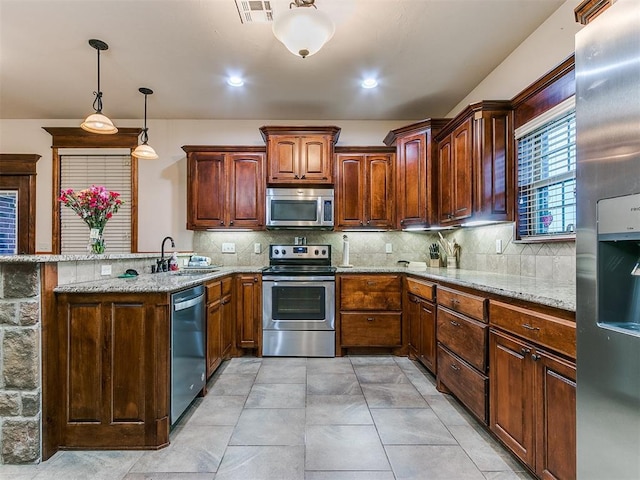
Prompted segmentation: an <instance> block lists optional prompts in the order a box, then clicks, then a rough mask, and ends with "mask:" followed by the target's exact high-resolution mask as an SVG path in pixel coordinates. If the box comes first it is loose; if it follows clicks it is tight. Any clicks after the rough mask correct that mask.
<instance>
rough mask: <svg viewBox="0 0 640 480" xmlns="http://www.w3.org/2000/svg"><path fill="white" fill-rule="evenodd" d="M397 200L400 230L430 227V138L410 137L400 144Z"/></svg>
mask: <svg viewBox="0 0 640 480" xmlns="http://www.w3.org/2000/svg"><path fill="white" fill-rule="evenodd" d="M397 162H398V175H397V182H398V188H397V199H398V222H399V224H400V228H404V227H408V226H412V225H426V224H427V223H428V220H429V219H427V171H426V169H427V165H426V162H427V161H426V135H425V134H417V135H410V136H407V137H404V138H401V139H399V140H398V160H397Z"/></svg>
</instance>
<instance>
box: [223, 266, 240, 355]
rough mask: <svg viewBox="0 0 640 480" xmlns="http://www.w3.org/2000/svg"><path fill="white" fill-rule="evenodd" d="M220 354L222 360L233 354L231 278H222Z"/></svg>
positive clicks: (233, 333)
mask: <svg viewBox="0 0 640 480" xmlns="http://www.w3.org/2000/svg"><path fill="white" fill-rule="evenodd" d="M220 303H221V305H220V310H221V314H220V320H221V324H220V355H221V357H222V359H223V360H227V359H229V358H231V357H232V356H233V355H234V354H235V342H234V341H233V340H234V336H235V331H236V329H235V309H234V304H233V278H232V277H225V278H223V279H222V298H221V299H220Z"/></svg>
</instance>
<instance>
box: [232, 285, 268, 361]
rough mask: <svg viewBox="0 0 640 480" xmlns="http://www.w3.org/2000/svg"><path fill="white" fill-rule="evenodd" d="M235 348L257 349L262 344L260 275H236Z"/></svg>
mask: <svg viewBox="0 0 640 480" xmlns="http://www.w3.org/2000/svg"><path fill="white" fill-rule="evenodd" d="M235 291H236V348H241V349H258V350H259V348H260V345H261V344H262V342H261V339H260V336H261V331H262V321H261V320H262V276H261V275H260V274H257V273H251V274H239V275H236V288H235Z"/></svg>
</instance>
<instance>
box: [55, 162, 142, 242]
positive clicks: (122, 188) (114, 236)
mask: <svg viewBox="0 0 640 480" xmlns="http://www.w3.org/2000/svg"><path fill="white" fill-rule="evenodd" d="M91 185H103V186H104V187H106V188H107V189H108V190H113V191H116V192H118V193H119V194H120V198H121V199H122V200H123V201H124V205H122V207H121V208H120V209H119V210H118V213H116V214H115V215H114V216H113V217H112V218H111V219H110V220H109V221H108V222H107V225H106V227H105V229H104V238H105V245H106V249H107V253H129V252H131V205H132V188H131V156H130V155H121V154H99V155H64V154H63V155H60V188H61V189H63V190H66V189H68V188H72V189H73V190H74V191H76V192H77V191H79V190H84V189H85V188H88V187H90V186H91ZM60 225H61V229H60V235H61V241H62V242H61V243H62V248H61V253H63V254H73V253H77V254H86V253H87V246H88V244H89V227H88V226H87V224H86V223H84V221H83V220H82V219H81V218H80V217H79V216H78V215H77V214H76V213H75V212H74V211H73V210H71V209H70V208H67V207H65V206H63V205H60Z"/></svg>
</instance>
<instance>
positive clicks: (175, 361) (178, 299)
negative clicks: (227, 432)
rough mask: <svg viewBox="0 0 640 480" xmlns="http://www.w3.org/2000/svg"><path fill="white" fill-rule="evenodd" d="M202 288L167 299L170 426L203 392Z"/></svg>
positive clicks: (203, 308)
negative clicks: (169, 343)
mask: <svg viewBox="0 0 640 480" xmlns="http://www.w3.org/2000/svg"><path fill="white" fill-rule="evenodd" d="M204 292H205V290H204V286H202V285H198V286H197V287H193V288H189V289H187V290H182V291H180V292H176V293H173V294H172V295H171V425H174V424H175V423H176V422H177V420H178V418H180V415H182V414H183V413H184V411H185V410H186V409H187V407H188V406H189V405H190V404H191V402H192V401H193V399H194V398H195V397H196V396H197V395H198V393H199V392H200V391H201V390H202V389H203V388H204V386H205V382H206V372H205V368H206V366H205V337H206V335H205V298H204Z"/></svg>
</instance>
